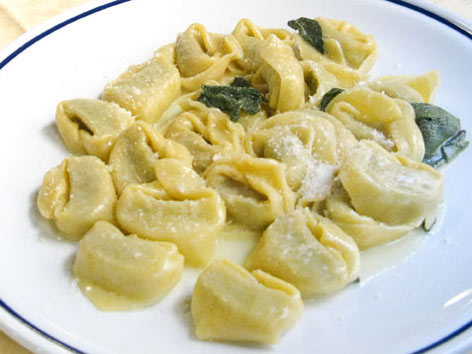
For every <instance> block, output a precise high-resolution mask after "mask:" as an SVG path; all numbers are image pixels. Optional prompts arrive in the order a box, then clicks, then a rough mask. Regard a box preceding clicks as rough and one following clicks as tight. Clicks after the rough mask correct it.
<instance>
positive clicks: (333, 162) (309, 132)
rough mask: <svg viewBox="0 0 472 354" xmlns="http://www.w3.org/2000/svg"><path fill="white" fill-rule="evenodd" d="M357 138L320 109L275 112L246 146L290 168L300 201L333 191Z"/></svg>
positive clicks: (289, 178) (289, 176) (291, 183)
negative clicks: (343, 163) (334, 182)
mask: <svg viewBox="0 0 472 354" xmlns="http://www.w3.org/2000/svg"><path fill="white" fill-rule="evenodd" d="M356 144H357V141H356V139H355V138H354V137H353V136H352V134H351V133H350V132H349V131H348V130H346V129H345V128H344V127H343V126H342V125H341V124H340V123H339V122H337V121H336V120H335V119H333V118H332V117H331V116H329V115H328V114H326V113H323V112H320V111H295V112H286V113H280V114H277V115H274V116H272V117H270V118H269V119H267V120H266V121H264V122H262V123H260V124H259V125H258V126H257V129H255V130H254V131H253V132H251V133H250V134H248V137H247V140H246V149H247V150H248V152H249V153H250V154H253V155H255V156H258V157H264V158H272V159H275V160H277V161H279V162H281V163H283V164H284V165H285V166H286V167H287V168H286V175H287V183H288V185H289V186H290V187H291V188H292V190H293V191H296V192H297V194H298V197H299V203H301V205H306V204H309V203H311V202H317V201H321V200H324V199H325V198H326V197H327V196H328V195H329V193H330V190H331V184H332V182H333V180H334V177H335V174H336V172H337V168H338V165H339V163H340V162H341V161H342V159H343V158H344V155H345V154H346V152H347V151H348V150H349V148H351V147H352V146H355V145H356Z"/></svg>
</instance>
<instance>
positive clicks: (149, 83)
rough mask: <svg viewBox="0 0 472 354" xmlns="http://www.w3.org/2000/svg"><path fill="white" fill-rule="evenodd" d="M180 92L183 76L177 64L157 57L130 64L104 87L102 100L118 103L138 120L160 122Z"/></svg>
mask: <svg viewBox="0 0 472 354" xmlns="http://www.w3.org/2000/svg"><path fill="white" fill-rule="evenodd" d="M179 95H180V75H179V71H178V70H177V68H176V67H175V66H174V64H173V63H172V62H170V61H168V60H166V59H164V58H161V57H155V58H153V59H151V60H149V61H147V62H145V63H143V64H140V65H135V66H131V67H130V68H129V69H128V71H126V72H125V73H123V74H121V75H120V76H119V77H118V78H117V79H116V80H114V81H112V82H110V83H108V84H107V85H106V86H105V88H104V90H103V99H104V100H105V101H111V102H116V103H118V104H119V105H120V106H121V107H123V108H125V109H127V110H128V111H130V112H131V113H133V115H135V116H136V118H137V119H141V120H145V121H147V122H150V123H154V122H157V121H158V120H159V118H160V116H161V114H162V113H163V112H164V111H165V110H166V109H167V107H169V105H170V104H171V103H172V101H174V100H175V99H176V98H177V97H179Z"/></svg>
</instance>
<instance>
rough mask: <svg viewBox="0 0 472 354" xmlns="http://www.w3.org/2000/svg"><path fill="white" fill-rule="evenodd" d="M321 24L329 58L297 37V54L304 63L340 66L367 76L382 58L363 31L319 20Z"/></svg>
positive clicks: (319, 18) (369, 37) (344, 24)
mask: <svg viewBox="0 0 472 354" xmlns="http://www.w3.org/2000/svg"><path fill="white" fill-rule="evenodd" d="M316 21H317V22H318V23H319V24H320V26H321V29H322V33H323V41H324V50H325V54H324V55H323V54H322V53H320V52H318V51H317V50H316V49H315V48H313V47H312V46H310V45H309V44H308V43H307V42H306V41H305V40H304V39H303V38H302V37H301V36H300V35H298V34H297V35H295V38H296V43H297V50H298V51H299V53H300V54H299V55H300V56H301V57H302V58H303V59H310V60H313V61H317V62H322V63H328V64H332V63H335V64H338V65H340V66H343V67H346V68H350V69H354V70H358V71H359V72H361V73H367V72H368V71H369V70H370V69H371V68H372V67H373V65H374V64H375V62H376V60H377V56H378V51H377V44H376V43H375V40H374V37H373V36H371V35H366V34H364V33H362V32H361V31H359V30H358V29H357V28H356V27H354V26H353V25H351V24H349V23H347V22H346V21H340V20H333V19H326V18H322V17H317V18H316Z"/></svg>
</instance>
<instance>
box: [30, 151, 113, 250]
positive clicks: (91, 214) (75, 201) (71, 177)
mask: <svg viewBox="0 0 472 354" xmlns="http://www.w3.org/2000/svg"><path fill="white" fill-rule="evenodd" d="M115 202H116V194H115V188H114V186H113V181H112V179H111V176H110V173H109V172H108V168H107V166H106V165H105V164H104V163H103V162H102V161H101V160H100V159H99V158H98V157H95V156H74V157H68V158H66V159H65V160H64V161H63V162H62V163H61V164H60V165H59V166H57V167H55V168H53V169H51V170H49V171H48V173H46V176H45V177H44V181H43V185H42V186H41V188H40V189H39V194H38V200H37V204H38V209H39V211H40V213H41V215H42V216H44V217H45V218H47V219H50V220H52V221H54V223H55V225H56V226H57V228H58V230H59V231H60V232H61V234H62V235H63V236H64V237H66V238H67V239H70V240H74V241H76V240H79V239H80V238H81V237H82V236H83V234H84V233H85V232H86V231H87V230H88V229H89V228H90V227H92V225H93V224H94V223H95V222H97V221H100V220H104V221H108V222H113V221H114V208H115Z"/></svg>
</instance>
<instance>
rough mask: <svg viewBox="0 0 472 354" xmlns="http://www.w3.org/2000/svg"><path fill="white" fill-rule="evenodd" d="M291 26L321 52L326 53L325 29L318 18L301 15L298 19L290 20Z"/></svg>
mask: <svg viewBox="0 0 472 354" xmlns="http://www.w3.org/2000/svg"><path fill="white" fill-rule="evenodd" d="M288 25H289V27H291V28H293V29H294V30H296V31H297V32H298V33H300V36H302V38H303V39H304V40H306V41H307V42H308V43H310V45H311V46H312V47H313V48H315V49H316V50H317V51H318V52H320V53H321V54H324V52H325V50H324V41H323V31H322V30H321V26H320V24H319V23H318V21H316V20H312V19H309V18H306V17H300V18H299V19H297V20H291V21H288Z"/></svg>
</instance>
